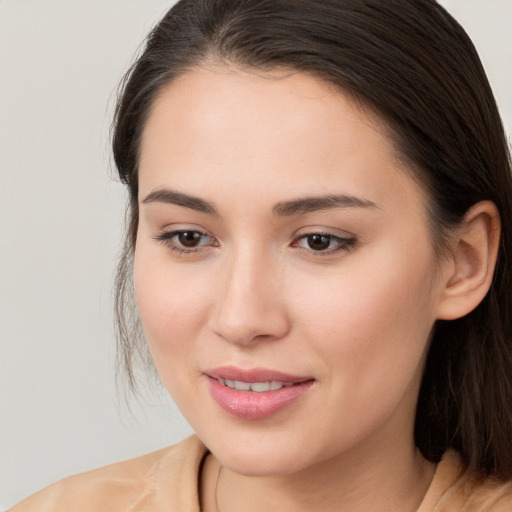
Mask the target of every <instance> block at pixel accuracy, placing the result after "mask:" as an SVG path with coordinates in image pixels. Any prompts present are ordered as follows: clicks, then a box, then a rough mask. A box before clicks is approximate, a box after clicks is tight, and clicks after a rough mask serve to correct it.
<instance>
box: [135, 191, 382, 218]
mask: <svg viewBox="0 0 512 512" xmlns="http://www.w3.org/2000/svg"><path fill="white" fill-rule="evenodd" d="M142 203H143V204H148V203H168V204H175V205H178V206H183V207H185V208H190V209H192V210H196V211H198V212H201V213H206V214H208V215H213V216H215V217H220V214H219V212H218V210H217V208H216V207H215V205H214V204H213V203H210V202H208V201H205V200H204V199H200V198H199V197H195V196H191V195H188V194H184V193H182V192H177V191H175V190H170V189H160V190H154V191H153V192H150V193H149V194H148V195H147V196H146V197H145V198H144V199H143V200H142ZM334 208H377V205H376V204H375V203H373V202H372V201H369V200H367V199H361V198H359V197H355V196H348V195H345V194H328V195H325V196H313V197H304V198H299V199H293V200H291V201H281V202H279V203H277V204H276V205H274V207H273V208H272V213H273V214H274V215H275V216H276V217H291V216H293V215H304V214H306V213H312V212H316V211H321V210H330V209H334Z"/></svg>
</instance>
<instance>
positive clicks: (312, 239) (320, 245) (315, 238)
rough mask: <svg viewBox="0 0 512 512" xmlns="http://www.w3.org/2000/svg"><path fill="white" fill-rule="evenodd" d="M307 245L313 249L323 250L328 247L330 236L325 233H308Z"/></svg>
mask: <svg viewBox="0 0 512 512" xmlns="http://www.w3.org/2000/svg"><path fill="white" fill-rule="evenodd" d="M307 240H308V246H309V248H310V249H313V250H314V251H323V250H325V249H328V248H329V244H330V243H331V238H330V237H329V236H326V235H318V234H317V235H310V236H308V239H307Z"/></svg>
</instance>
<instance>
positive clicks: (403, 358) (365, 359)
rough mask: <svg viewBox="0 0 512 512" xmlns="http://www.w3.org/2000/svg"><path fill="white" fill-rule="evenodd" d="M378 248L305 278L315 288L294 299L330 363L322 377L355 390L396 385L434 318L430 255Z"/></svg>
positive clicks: (410, 370) (404, 378)
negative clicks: (327, 275) (329, 274)
mask: <svg viewBox="0 0 512 512" xmlns="http://www.w3.org/2000/svg"><path fill="white" fill-rule="evenodd" d="M383 254H385V253H384V252H383V251H379V257H378V258H372V257H371V256H372V255H371V254H370V255H369V256H368V258H365V259H364V260H363V259H361V260H359V261H358V263H357V267H358V268H355V267H356V265H354V266H352V265H350V266H349V265H348V264H347V271H342V272H340V274H339V275H338V276H334V277H333V278H332V279H328V280H325V281H324V282H319V281H318V280H316V282H315V283H314V284H313V283H309V285H308V284H306V289H309V290H315V293H309V294H302V297H303V299H302V300H301V302H300V303H298V308H300V312H301V313H300V315H298V316H300V317H301V325H302V329H303V332H304V333H305V336H306V338H307V339H309V340H311V342H310V344H311V345H312V346H313V347H314V349H315V351H316V352H317V355H318V357H319V358H321V359H322V360H323V361H324V362H325V367H326V368H329V369H330V370H331V373H330V375H329V377H328V378H329V379H332V380H334V381H338V382H339V381H340V380H343V381H344V382H343V386H341V385H340V386H341V387H343V388H345V389H350V390H352V391H353V392H354V394H356V395H359V394H360V393H361V394H362V393H364V390H367V389H368V388H372V389H374V388H375V387H381V388H382V389H385V388H386V387H395V388H396V391H397V392H399V389H398V388H400V387H403V386H404V385H405V384H406V383H407V382H408V381H409V380H410V379H412V378H413V376H414V374H415V372H417V371H418V365H419V364H420V362H421V358H422V355H423V353H424V349H425V346H426V344H427V342H428V338H429V333H430V330H431V328H432V325H433V323H434V318H435V316H434V304H435V301H434V293H433V289H432V283H431V275H432V264H431V261H430V259H427V258H426V257H425V256H424V255H423V256H422V255H421V254H414V255H413V257H412V258H403V257H400V254H399V253H398V254H397V253H396V252H390V253H389V257H388V258H387V259H386V258H385V257H383ZM347 261H348V260H347ZM359 264H360V265H361V268H359ZM295 295H296V296H299V295H298V294H297V293H296V294H295ZM368 396H370V394H368ZM377 396H380V394H377Z"/></svg>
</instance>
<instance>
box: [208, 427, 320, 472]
mask: <svg viewBox="0 0 512 512" xmlns="http://www.w3.org/2000/svg"><path fill="white" fill-rule="evenodd" d="M235 435H236V434H235ZM233 437H234V436H233ZM237 437H238V436H237ZM205 444H206V445H207V446H208V448H209V449H210V451H211V452H212V453H213V455H214V456H215V458H216V459H217V460H218V461H219V462H220V464H221V465H222V466H224V467H226V468H227V469H229V470H231V471H233V472H235V473H238V474H240V475H245V476H260V477H262V476H280V475H281V476H284V475H289V474H293V473H296V472H298V471H300V470H302V469H304V468H305V467H307V466H309V465H311V463H312V464H314V462H313V459H314V458H315V457H314V456H313V454H311V456H310V457H308V455H307V453H305V452H304V443H299V442H297V441H296V442H294V440H293V439H290V435H287V436H286V439H283V438H282V436H268V435H265V434H262V433H258V432H254V435H253V436H251V434H250V432H248V433H247V435H246V436H243V437H242V436H240V437H238V440H237V441H236V442H233V438H229V439H219V438H218V437H217V438H215V441H214V442H212V443H205ZM309 459H311V461H312V462H311V463H308V460H309Z"/></svg>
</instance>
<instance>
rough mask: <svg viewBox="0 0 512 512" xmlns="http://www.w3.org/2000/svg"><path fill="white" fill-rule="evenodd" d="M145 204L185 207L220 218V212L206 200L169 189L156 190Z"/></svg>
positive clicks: (147, 197) (149, 195)
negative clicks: (166, 204)
mask: <svg viewBox="0 0 512 512" xmlns="http://www.w3.org/2000/svg"><path fill="white" fill-rule="evenodd" d="M142 203H143V204H148V203H168V204H175V205H178V206H184V207H185V208H190V209H191V210H196V211H198V212H201V213H207V214H209V215H214V216H215V217H219V212H218V211H217V208H215V206H214V205H213V204H212V203H209V202H208V201H205V200H204V199H200V198H199V197H195V196H191V195H188V194H184V193H182V192H177V191H175V190H170V189H167V188H163V189H159V190H154V191H153V192H150V193H149V194H148V195H147V196H146V197H145V198H144V199H143V200H142Z"/></svg>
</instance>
